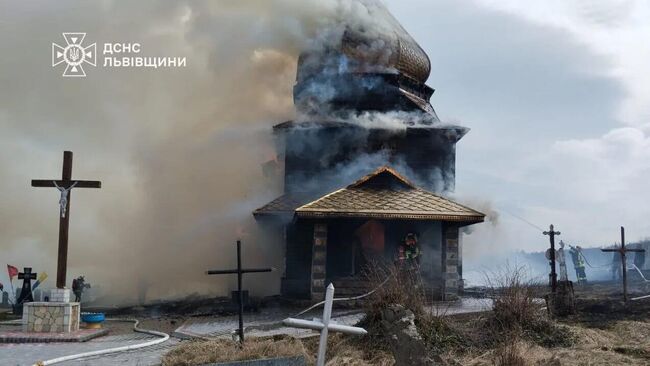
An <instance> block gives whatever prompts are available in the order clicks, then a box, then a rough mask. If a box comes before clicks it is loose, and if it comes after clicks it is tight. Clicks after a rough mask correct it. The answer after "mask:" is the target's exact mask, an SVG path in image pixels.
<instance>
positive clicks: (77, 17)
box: [0, 0, 382, 303]
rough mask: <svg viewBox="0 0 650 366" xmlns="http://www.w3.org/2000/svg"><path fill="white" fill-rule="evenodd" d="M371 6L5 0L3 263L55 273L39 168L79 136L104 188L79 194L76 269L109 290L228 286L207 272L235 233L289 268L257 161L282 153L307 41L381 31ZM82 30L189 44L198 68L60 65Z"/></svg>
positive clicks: (226, 257) (82, 164) (120, 293)
mask: <svg viewBox="0 0 650 366" xmlns="http://www.w3.org/2000/svg"><path fill="white" fill-rule="evenodd" d="M373 6H375V3H374V2H370V1H366V0H364V1H342V0H341V1H334V0H332V1H315V0H314V1H305V0H299V1H298V0H294V1H288V0H277V1H273V2H271V1H266V0H257V1H246V2H241V1H219V2H210V1H193V2H154V1H138V2H130V3H128V4H127V3H125V2H113V1H104V2H87V1H57V2H51V1H38V2H29V3H20V4H18V3H15V2H9V1H2V2H0V32H1V33H0V34H2V36H0V48H2V49H3V50H10V52H3V57H2V58H1V59H0V81H1V84H2V85H3V86H10V87H3V88H2V89H1V90H0V129H1V131H2V134H1V137H0V138H1V139H2V144H0V151H1V152H2V153H1V154H0V166H1V167H2V168H1V169H0V180H1V181H2V183H1V184H2V186H1V188H2V189H0V201H2V202H3V209H2V210H0V223H1V224H0V234H1V239H2V240H1V241H0V252H1V253H2V255H1V256H0V262H2V264H4V263H5V262H7V263H11V264H14V265H17V266H32V267H34V270H36V271H39V272H40V271H46V272H48V273H49V274H50V279H49V280H48V283H46V285H52V284H53V282H54V280H53V279H54V277H55V258H56V246H57V230H58V223H57V221H58V218H57V212H58V211H57V201H58V195H57V192H56V191H55V190H53V189H45V188H39V189H36V188H31V187H30V186H29V182H30V179H33V178H56V177H58V176H59V175H60V169H61V166H60V164H61V158H62V151H63V150H72V151H74V152H75V161H74V168H73V177H76V178H78V179H99V180H101V181H102V182H103V188H102V189H101V190H90V189H84V190H82V189H76V190H75V191H74V192H73V193H72V208H71V232H70V249H69V269H68V282H71V280H72V277H73V276H77V275H80V274H84V275H86V277H87V279H88V280H89V281H90V282H91V283H93V284H94V285H95V287H97V288H101V289H102V293H101V294H98V295H100V296H104V301H105V302H106V303H117V302H136V301H151V300H153V299H159V298H170V297H177V296H183V295H186V294H189V293H192V292H200V293H205V294H207V293H217V292H218V293H224V292H225V291H226V290H228V289H229V288H231V285H232V280H227V279H224V278H208V277H207V276H204V275H203V271H204V270H206V269H208V268H222V267H230V266H232V265H234V255H235V254H234V241H235V239H237V238H241V239H242V240H243V242H244V254H245V264H246V265H249V266H256V265H258V266H259V265H272V266H275V267H278V268H282V253H283V251H282V248H281V246H278V245H276V244H277V243H270V242H268V241H267V239H266V238H265V237H264V236H260V235H256V229H255V227H256V226H255V225H253V224H252V218H251V216H250V212H251V211H252V210H253V209H254V208H256V207H258V206H259V205H261V204H263V203H265V202H266V201H268V200H269V199H270V198H272V197H274V196H275V195H276V194H277V193H278V191H279V185H280V183H281V182H279V180H278V179H276V178H274V177H277V175H273V174H270V175H269V174H267V175H266V176H265V175H263V174H262V167H261V166H262V164H263V163H265V162H266V161H269V160H272V159H274V158H275V150H274V148H273V144H272V141H271V137H270V127H271V125H272V124H273V123H275V122H278V121H282V120H285V119H288V118H292V117H293V114H294V109H293V101H292V85H293V83H294V80H295V70H296V61H297V56H298V54H299V53H300V52H301V51H302V50H304V49H308V48H310V47H312V48H313V47H317V45H319V44H322V42H324V40H326V39H329V38H328V37H330V36H332V34H340V31H341V30H342V29H345V28H349V27H353V28H355V27H356V28H358V27H359V26H360V25H363V24H373V25H374V26H375V29H382V21H380V20H378V19H375V18H373V17H372V11H371V9H372V7H373ZM368 22H370V23H368ZM71 31H75V32H76V31H82V32H87V41H89V42H97V44H98V51H99V50H100V49H101V44H103V43H104V42H138V43H140V44H141V45H142V54H143V55H152V56H165V55H169V56H179V57H186V58H187V67H186V68H176V69H172V68H170V69H158V70H147V69H141V68H140V69H138V68H130V69H129V68H125V69H119V70H118V69H107V68H101V67H96V68H92V67H88V68H87V70H86V72H87V74H88V76H87V77H86V78H82V79H74V78H62V77H61V76H60V73H61V70H60V69H52V68H51V67H50V65H49V63H50V60H51V58H50V54H49V52H50V50H51V42H57V43H61V42H62V41H63V39H62V38H61V33H62V32H71ZM99 62H100V63H101V57H100V58H99ZM258 276H259V277H258V278H257V279H256V280H255V281H249V282H248V286H249V287H250V288H252V290H253V291H254V292H256V293H258V294H267V293H276V292H277V290H278V287H279V280H278V279H279V276H280V273H277V272H276V273H275V274H274V275H271V276H266V275H258ZM264 276H266V277H264ZM251 278H252V277H251ZM266 279H268V280H266Z"/></svg>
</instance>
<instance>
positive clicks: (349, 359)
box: [302, 334, 395, 366]
mask: <svg viewBox="0 0 650 366" xmlns="http://www.w3.org/2000/svg"><path fill="white" fill-rule="evenodd" d="M302 341H303V344H304V346H305V348H306V349H307V350H308V352H310V353H311V354H314V355H315V354H316V353H317V350H318V337H313V338H308V339H303V340H302ZM326 364H327V365H328V366H342V365H345V366H393V365H395V358H393V356H392V355H391V354H390V353H389V352H387V351H384V350H380V349H374V348H369V347H365V346H363V344H361V343H359V342H358V339H357V338H354V337H352V336H349V335H343V334H330V335H329V338H328V340H327V363H326Z"/></svg>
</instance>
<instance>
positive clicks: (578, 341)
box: [164, 283, 650, 366]
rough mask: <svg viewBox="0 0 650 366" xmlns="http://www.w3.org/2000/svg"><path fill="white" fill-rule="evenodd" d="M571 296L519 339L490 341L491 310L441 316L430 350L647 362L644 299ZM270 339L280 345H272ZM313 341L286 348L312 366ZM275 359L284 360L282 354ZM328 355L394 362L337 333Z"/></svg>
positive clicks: (338, 359) (448, 355) (605, 288)
mask: <svg viewBox="0 0 650 366" xmlns="http://www.w3.org/2000/svg"><path fill="white" fill-rule="evenodd" d="M649 293H650V289H648V291H646V286H645V284H642V283H636V284H631V285H630V297H635V296H640V295H646V294H649ZM575 296H576V308H577V313H576V314H575V315H571V316H568V317H566V318H563V319H552V320H550V321H549V322H548V323H549V324H550V325H549V327H551V329H554V330H552V331H550V333H549V334H546V332H549V330H540V332H542V333H543V334H540V335H536V334H533V333H534V332H531V331H528V332H527V333H526V334H525V335H519V336H514V337H510V336H508V337H506V338H504V339H503V340H501V341H496V340H494V339H491V337H493V336H492V333H491V332H490V329H489V327H490V324H491V323H490V322H489V320H490V319H491V318H492V317H493V316H492V312H490V311H488V312H482V313H473V314H462V315H451V316H445V317H444V324H445V326H444V327H442V328H438V329H443V330H439V333H438V334H436V335H435V337H434V338H435V342H437V343H436V346H435V347H434V348H435V349H436V351H435V352H436V353H438V354H439V355H440V356H441V358H442V361H443V364H446V365H453V366H457V365H468V366H487V365H497V366H538V365H539V366H542V365H552V366H592V365H594V366H595V365H607V366H611V365H650V298H649V299H643V300H638V301H629V302H628V303H627V304H624V303H623V301H622V291H621V286H620V284H618V283H598V284H589V285H586V286H579V287H578V286H576V288H575ZM540 312H542V313H545V310H544V309H540ZM563 337H564V338H566V339H562V338H563ZM427 339H430V338H427ZM277 341H281V340H279V339H278V340H274V342H277ZM316 341H317V339H316V338H312V339H307V340H291V342H299V343H300V346H299V347H296V346H295V345H292V347H291V348H292V349H296V350H297V351H296V352H294V353H293V354H297V355H304V356H305V357H306V359H307V360H308V361H309V362H310V364H311V363H313V362H314V359H313V355H314V354H315V350H316ZM221 342H223V341H221ZM283 342H286V341H283ZM188 347H190V348H188ZM218 347H233V345H232V344H228V343H219V344H218V345H217V344H210V343H203V342H192V343H185V344H183V345H181V346H180V348H178V349H177V350H176V351H172V352H170V353H169V354H168V357H167V358H166V359H165V363H164V365H192V364H199V363H200V362H199V361H203V362H206V361H214V360H209V359H206V358H204V357H203V356H205V352H202V351H201V349H211V350H214V349H215V348H218ZM251 352H253V353H254V351H251ZM213 354H216V353H214V352H213ZM281 354H282V355H287V353H286V351H285V352H284V353H281ZM288 354H292V352H288ZM328 355H330V358H329V359H328V363H327V364H328V365H330V366H334V365H355V366H364V365H393V364H394V359H393V358H392V356H391V354H390V353H389V352H388V351H387V350H386V349H382V347H381V346H380V345H374V344H373V343H372V342H370V341H368V340H359V339H353V338H352V337H348V336H342V335H330V345H329V347H328ZM235 357H237V356H235Z"/></svg>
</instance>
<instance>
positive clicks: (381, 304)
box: [364, 263, 426, 321]
mask: <svg viewBox="0 0 650 366" xmlns="http://www.w3.org/2000/svg"><path fill="white" fill-rule="evenodd" d="M364 275H365V277H366V278H367V279H368V287H369V288H370V289H376V290H375V292H373V293H372V294H371V295H370V296H368V297H367V298H366V301H365V302H364V308H365V310H366V314H367V316H368V317H369V318H370V319H372V320H377V321H379V320H381V311H382V310H383V309H386V308H387V307H388V306H389V305H392V304H399V305H402V306H404V307H405V308H407V309H409V310H411V311H412V312H413V313H414V314H415V316H416V318H417V317H419V316H421V315H422V314H424V312H425V309H424V305H425V299H426V295H425V289H424V285H423V283H422V281H421V279H420V276H419V273H418V271H415V270H407V269H403V268H401V267H398V266H396V265H394V264H384V263H372V264H370V265H368V266H367V267H366V269H365V271H364Z"/></svg>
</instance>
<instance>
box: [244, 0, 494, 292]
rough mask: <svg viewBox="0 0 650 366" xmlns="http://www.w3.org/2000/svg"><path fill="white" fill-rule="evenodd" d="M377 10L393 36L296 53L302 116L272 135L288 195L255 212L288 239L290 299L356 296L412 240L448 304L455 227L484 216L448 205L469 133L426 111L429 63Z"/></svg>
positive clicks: (426, 275)
mask: <svg viewBox="0 0 650 366" xmlns="http://www.w3.org/2000/svg"><path fill="white" fill-rule="evenodd" d="M372 11H373V12H375V14H374V16H375V17H376V18H377V19H381V20H382V24H389V25H390V29H382V31H380V32H375V31H369V30H368V29H356V28H354V27H350V26H348V27H345V30H344V31H343V32H342V34H340V36H339V37H337V38H336V42H334V43H332V44H327V45H324V46H323V47H320V48H317V49H315V50H309V51H306V52H304V53H303V54H302V55H301V56H300V58H299V60H298V72H297V80H296V85H295V87H294V103H295V105H296V109H297V110H298V112H299V115H300V118H299V119H297V120H295V121H289V122H285V123H281V124H279V125H277V126H275V127H274V132H275V135H276V137H277V141H278V149H279V156H280V158H281V160H283V162H284V194H283V195H282V196H280V197H278V198H277V199H275V200H273V201H272V202H270V203H268V204H266V205H265V206H263V207H260V208H259V209H257V210H255V211H254V212H253V215H254V216H255V218H256V219H257V221H258V223H260V224H261V225H264V226H265V227H267V228H268V229H269V232H270V233H275V234H276V235H279V236H281V237H282V239H283V242H284V243H285V268H284V276H283V279H282V294H283V295H285V296H291V297H304V298H313V299H320V298H322V297H323V295H324V292H325V287H326V286H327V284H328V283H329V282H333V283H334V285H335V286H336V288H337V293H339V294H343V293H346V292H347V293H353V292H354V291H355V289H358V285H359V283H360V281H361V278H360V277H361V276H360V275H361V271H362V268H363V266H364V265H365V264H367V263H371V262H372V261H389V262H390V261H393V260H395V258H396V257H397V256H398V253H399V250H400V249H399V247H400V243H402V242H403V241H404V240H405V238H417V246H418V248H419V252H420V258H419V268H420V272H421V274H422V278H423V279H424V281H425V283H426V286H427V287H428V289H429V290H430V291H431V292H432V293H434V294H438V295H439V297H440V298H450V297H453V296H455V295H457V294H458V291H459V289H460V288H462V280H461V279H462V261H461V257H462V256H461V253H462V251H461V234H460V229H461V228H462V227H463V226H466V225H471V224H474V223H478V222H482V221H483V220H484V215H483V214H482V213H480V212H477V211H475V210H473V209H471V208H468V207H465V206H463V205H460V204H458V203H456V202H453V201H451V200H449V199H447V198H444V197H443V196H444V194H446V193H448V192H451V191H453V189H454V183H455V155H456V143H457V142H458V141H459V140H460V139H461V138H462V137H463V135H464V134H465V133H466V132H467V129H466V128H464V127H461V126H453V125H446V124H443V123H442V122H440V120H439V119H438V117H437V115H436V113H435V111H434V109H433V107H432V106H431V104H430V103H429V99H430V97H431V95H432V94H433V89H431V88H430V87H429V86H427V85H426V84H425V82H426V80H427V79H428V77H429V73H430V69H431V64H430V61H429V58H428V56H427V55H426V53H425V52H424V51H423V50H422V48H420V46H419V45H418V44H417V43H416V42H415V41H414V40H413V39H412V38H411V36H410V35H409V34H408V33H407V32H406V31H405V30H404V29H403V28H402V27H401V26H400V25H399V23H398V22H397V21H396V20H395V19H394V18H393V17H392V16H391V15H390V14H389V13H388V11H387V10H386V9H385V8H383V7H382V8H375V9H372ZM384 28H385V27H384Z"/></svg>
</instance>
